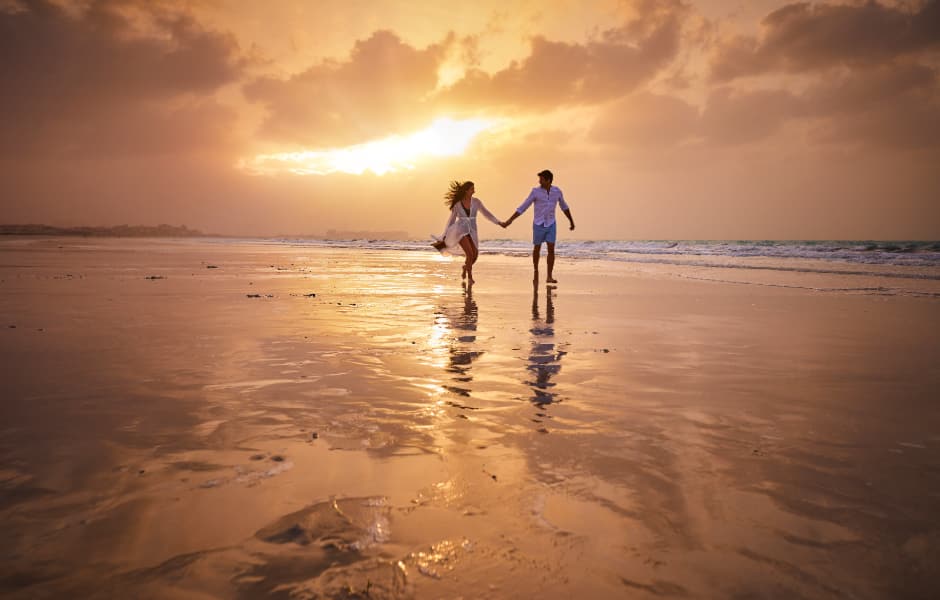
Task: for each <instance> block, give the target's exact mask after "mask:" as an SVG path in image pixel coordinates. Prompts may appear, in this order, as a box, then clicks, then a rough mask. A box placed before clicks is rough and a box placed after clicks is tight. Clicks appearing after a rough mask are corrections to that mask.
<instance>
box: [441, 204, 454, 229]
mask: <svg viewBox="0 0 940 600" xmlns="http://www.w3.org/2000/svg"><path fill="white" fill-rule="evenodd" d="M457 208H458V206H457V204H455V205H454V206H453V208H451V209H450V218H449V219H447V223H446V224H445V225H444V233H443V234H441V237H444V236H446V235H447V229H448V228H449V227H450V226H451V225H453V224H454V221H456V220H457Z"/></svg>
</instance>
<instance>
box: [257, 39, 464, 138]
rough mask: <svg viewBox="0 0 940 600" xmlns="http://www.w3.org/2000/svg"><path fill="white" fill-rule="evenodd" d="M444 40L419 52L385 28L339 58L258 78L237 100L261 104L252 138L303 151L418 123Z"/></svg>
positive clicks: (421, 120)
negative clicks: (256, 132)
mask: <svg viewBox="0 0 940 600" xmlns="http://www.w3.org/2000/svg"><path fill="white" fill-rule="evenodd" d="M449 43H450V38H446V39H445V40H444V41H443V42H442V43H440V44H434V45H431V46H429V47H427V48H425V49H423V50H419V49H417V48H414V47H412V46H410V45H408V44H406V43H404V42H403V41H402V40H401V39H399V38H398V36H397V35H396V34H395V33H393V32H391V31H377V32H375V33H373V34H372V35H371V36H370V37H369V38H367V39H364V40H359V41H357V42H356V44H355V46H354V47H353V49H352V52H351V53H350V55H349V58H348V59H347V60H345V61H338V60H325V61H323V62H321V63H319V64H317V65H315V66H313V67H311V68H309V69H307V70H306V71H304V72H302V73H299V74H297V75H294V76H292V77H289V78H286V79H282V78H277V77H262V78H260V79H257V80H255V81H254V82H251V83H250V84H248V85H247V86H246V87H245V96H246V97H247V98H248V100H250V101H252V102H258V103H261V104H262V105H264V106H265V107H266V108H267V110H268V117H267V119H266V120H265V122H264V124H263V125H262V127H261V131H260V133H261V134H262V135H264V136H265V137H267V138H269V139H272V140H277V141H281V142H289V143H293V144H298V145H302V146H304V147H306V148H324V147H332V146H343V145H347V144H351V143H356V142H361V141H364V140H369V139H374V138H377V137H383V136H385V135H387V134H390V133H400V132H402V131H404V130H407V129H408V128H410V127H416V126H418V125H419V124H422V123H424V121H425V120H426V118H427V109H428V96H429V94H430V93H431V92H433V90H434V88H435V87H436V86H437V70H438V66H439V65H440V63H441V61H442V59H443V58H444V54H445V48H446V46H447V45H448V44H449Z"/></svg>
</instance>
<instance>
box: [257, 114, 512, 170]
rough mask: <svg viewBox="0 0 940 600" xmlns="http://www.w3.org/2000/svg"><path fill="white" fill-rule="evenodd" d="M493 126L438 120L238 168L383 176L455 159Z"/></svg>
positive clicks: (268, 156)
mask: <svg viewBox="0 0 940 600" xmlns="http://www.w3.org/2000/svg"><path fill="white" fill-rule="evenodd" d="M495 124H496V121H495V120H493V119H462V120H457V119H451V118H447V117H442V118H439V119H436V120H435V121H433V122H432V123H431V124H430V125H429V126H428V127H426V128H425V129H422V130H421V131H417V132H415V133H412V134H410V135H393V136H390V137H387V138H383V139H380V140H374V141H371V142H366V143H363V144H357V145H354V146H347V147H345V148H334V149H330V150H315V151H314V150H306V151H301V152H283V153H278V154H259V155H257V156H255V157H254V158H252V159H250V160H243V161H242V162H241V164H240V165H239V166H240V167H241V168H243V169H245V170H247V171H250V172H252V173H256V174H276V173H285V172H286V173H293V174H295V175H328V174H330V173H350V174H353V175H362V174H363V173H367V172H371V173H375V174H376V175H384V174H386V173H393V172H395V171H402V170H408V169H414V168H415V165H416V164H417V163H418V162H419V161H421V160H423V159H427V158H443V157H448V156H459V155H461V154H463V153H464V151H466V149H467V146H469V145H470V142H472V141H473V139H474V138H476V137H477V136H478V135H479V134H480V133H482V132H484V131H486V130H487V129H490V128H491V127H493V126H494V125H495Z"/></svg>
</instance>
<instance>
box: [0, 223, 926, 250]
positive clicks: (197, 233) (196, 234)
mask: <svg viewBox="0 0 940 600" xmlns="http://www.w3.org/2000/svg"><path fill="white" fill-rule="evenodd" d="M12 227H37V228H41V227H48V228H55V229H63V230H76V233H75V235H83V236H85V237H124V236H119V235H116V236H106V235H95V234H93V233H92V234H86V233H81V234H79V233H78V230H85V229H92V230H94V229H101V230H112V229H120V228H127V229H159V228H164V227H166V228H173V229H185V230H189V231H191V232H193V233H192V234H190V235H186V236H173V235H167V236H147V235H140V236H132V237H142V238H146V237H155V238H174V237H187V238H200V237H206V238H226V239H244V240H251V239H264V240H278V239H281V240H285V241H287V240H291V239H302V240H314V241H337V242H342V241H366V240H378V241H390V242H424V241H426V240H425V239H424V238H423V237H421V236H419V235H412V234H410V232H402V233H408V234H409V235H408V237H385V238H383V237H376V236H374V235H365V236H360V237H328V236H329V234H330V232H329V231H327V232H322V233H315V232H313V233H276V234H270V235H253V234H245V233H242V234H239V233H232V234H225V233H217V232H212V231H202V230H200V229H195V228H193V227H190V226H188V225H186V224H178V225H176V224H172V223H157V224H153V225H148V224H142V223H138V224H133V225H131V224H127V223H121V224H118V225H74V226H59V225H50V224H48V223H0V236H11V237H15V236H21V237H68V235H69V234H61V235H60V234H45V233H12V232H8V231H4V228H12ZM336 233H363V234H366V233H370V234H371V233H375V234H381V233H388V232H383V231H358V232H345V231H340V232H336ZM488 239H489V240H490V241H492V242H505V241H512V242H528V241H529V238H527V237H525V236H516V237H490V238H488ZM570 241H571V242H572V243H578V242H663V243H681V242H736V243H746V242H776V243H781V242H793V243H818V242H833V243H842V242H845V243H864V242H871V243H884V244H893V243H916V244H940V239H913V238H911V239H862V238H854V239H853V238H843V239H837V238H803V239H796V238H789V239H788V238H580V239H573V240H570ZM429 247H430V245H429Z"/></svg>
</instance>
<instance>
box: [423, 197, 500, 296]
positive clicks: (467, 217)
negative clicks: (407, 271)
mask: <svg viewBox="0 0 940 600" xmlns="http://www.w3.org/2000/svg"><path fill="white" fill-rule="evenodd" d="M474 192H476V189H475V188H474V187H473V182H472V181H464V182H463V183H461V182H459V181H452V182H451V184H450V190H448V192H447V193H446V194H445V195H444V198H446V200H445V201H444V204H446V205H447V206H448V208H450V218H449V219H448V220H447V225H446V226H445V228H444V235H443V236H441V238H439V239H438V241H437V242H436V243H435V244H434V247H435V248H437V249H438V250H440V251H441V252H442V253H443V252H447V253H450V254H459V253H461V252H462V253H463V255H464V256H465V257H466V259H465V260H464V264H463V270H462V272H461V275H460V277H461V278H462V279H466V280H467V282H468V283H470V284H473V263H475V262H476V261H477V256H478V255H479V250H478V249H479V247H480V238H479V237H478V236H477V213H478V212H481V213H483V216H484V217H486V218H487V219H488V220H489V221H491V222H492V223H494V224H496V225H501V223H500V221H499V219H497V218H496V217H495V216H494V215H493V213H491V212H490V211H488V210H486V207H485V206H483V202H482V201H481V200H480V199H479V198H474V197H473V194H474Z"/></svg>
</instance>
